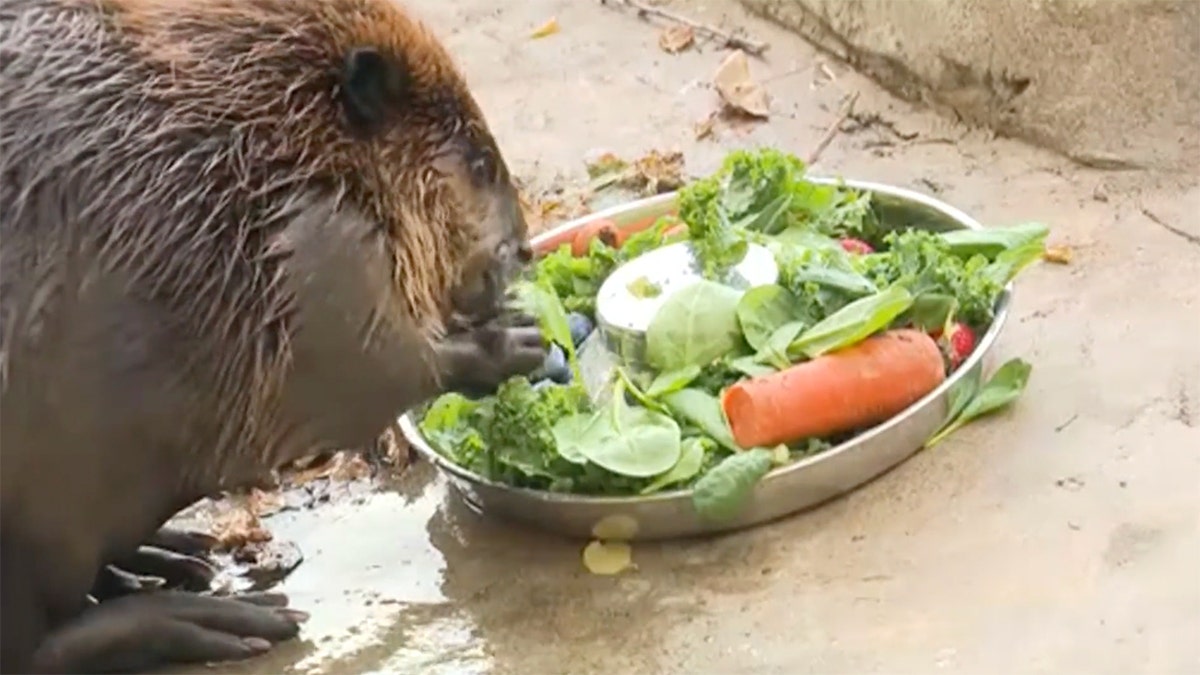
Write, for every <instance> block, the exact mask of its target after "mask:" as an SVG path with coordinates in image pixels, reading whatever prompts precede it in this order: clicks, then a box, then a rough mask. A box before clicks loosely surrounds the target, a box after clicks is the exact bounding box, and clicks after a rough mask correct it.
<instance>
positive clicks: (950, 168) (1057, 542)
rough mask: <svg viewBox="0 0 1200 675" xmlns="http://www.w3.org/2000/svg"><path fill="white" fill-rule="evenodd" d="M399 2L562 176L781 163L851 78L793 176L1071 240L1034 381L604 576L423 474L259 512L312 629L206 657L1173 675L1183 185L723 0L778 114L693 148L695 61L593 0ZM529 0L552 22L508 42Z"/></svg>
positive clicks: (1193, 525) (507, 138)
mask: <svg viewBox="0 0 1200 675" xmlns="http://www.w3.org/2000/svg"><path fill="white" fill-rule="evenodd" d="M696 4H697V3H688V5H689V7H688V8H687V9H686V11H688V12H693V13H694V12H697V11H698V10H697V9H696ZM415 5H416V6H417V8H418V10H419V11H420V12H421V13H422V14H423V15H425V16H427V17H428V18H429V19H430V20H431V23H432V24H433V25H434V26H435V27H436V28H437V29H438V30H439V31H440V32H441V33H442V34H443V35H444V36H445V37H446V41H447V43H448V44H449V46H450V48H451V49H452V50H453V51H454V52H455V53H456V54H458V55H459V58H460V60H461V62H462V64H463V65H464V68H465V70H466V73H467V75H468V78H469V79H470V81H471V82H472V84H473V85H474V87H475V89H476V91H477V94H478V97H479V99H480V101H481V104H482V105H483V107H484V109H485V111H486V113H487V115H488V117H489V119H490V120H491V123H492V126H493V128H494V130H495V132H496V134H497V136H498V138H499V141H500V143H501V146H502V148H503V149H504V151H505V152H506V154H507V156H508V157H509V160H510V163H511V164H512V165H513V168H514V170H515V171H516V172H517V173H518V174H519V175H522V176H525V177H528V178H530V179H532V182H533V183H534V184H540V185H547V184H550V183H551V182H554V181H556V180H561V179H562V178H563V177H564V176H565V177H566V178H569V179H581V178H582V177H583V170H584V167H583V164H582V157H583V156H584V154H585V153H586V152H587V151H588V150H589V149H592V148H595V147H597V146H603V147H607V148H610V149H612V150H615V151H617V152H619V153H622V154H628V155H633V154H637V153H640V152H644V151H647V150H650V149H652V148H664V147H677V148H679V149H681V150H683V151H684V152H685V155H686V157H687V160H688V167H689V169H691V170H692V171H693V172H696V173H699V172H704V171H707V170H709V169H711V168H712V167H713V166H714V165H715V163H716V162H718V161H719V160H720V157H721V156H722V154H723V153H724V152H725V151H726V150H727V149H729V148H733V147H738V146H745V145H751V144H759V143H766V144H774V145H778V146H780V147H785V148H788V149H791V150H793V151H795V152H797V153H799V154H801V155H803V154H806V153H807V152H808V151H809V149H811V148H812V147H814V146H815V145H816V144H817V142H818V140H819V139H820V137H821V136H822V135H823V133H824V129H825V128H826V127H827V126H828V125H829V124H830V122H831V121H832V120H833V119H834V117H835V116H836V111H837V109H838V107H839V103H840V101H841V99H842V97H843V96H844V95H846V94H847V93H850V92H856V91H857V92H860V99H859V102H858V108H857V109H858V111H859V112H860V113H863V116H862V117H861V120H860V121H861V122H863V124H859V125H855V124H852V123H848V124H847V130H846V131H845V132H843V133H842V134H841V135H840V136H838V137H837V138H836V139H834V141H833V143H832V144H831V145H830V146H829V148H828V150H827V151H826V152H825V154H824V157H823V159H822V160H821V161H820V162H819V165H818V167H817V169H818V170H819V171H820V172H822V173H833V174H844V175H849V176H854V177H858V178H865V179H872V180H882V181H887V182H891V183H895V184H899V185H904V186H907V187H913V188H916V189H920V190H923V191H927V192H934V193H936V194H937V196H939V197H941V198H943V199H945V200H947V201H949V202H950V203H952V204H955V205H956V206H959V207H960V208H963V209H966V210H967V211H969V212H970V213H972V214H974V215H975V216H976V217H978V218H980V219H981V220H983V221H984V222H986V223H991V224H1007V223H1012V222H1016V221H1021V220H1028V219H1037V220H1042V221H1045V222H1047V223H1049V224H1050V225H1052V227H1053V228H1054V234H1053V237H1052V239H1053V240H1054V242H1053V243H1065V244H1068V245H1070V246H1071V247H1072V249H1073V251H1074V254H1075V257H1074V260H1073V261H1072V264H1070V265H1068V266H1051V265H1042V266H1040V267H1037V268H1035V269H1033V270H1031V271H1029V272H1028V273H1026V275H1025V276H1024V277H1023V279H1022V281H1021V283H1020V286H1019V288H1018V291H1017V294H1016V302H1015V306H1014V308H1013V315H1012V317H1011V323H1010V324H1009V326H1008V327H1007V329H1006V331H1005V333H1004V334H1003V336H1002V338H1001V342H1000V344H999V345H998V351H999V352H1000V353H999V356H1000V357H1001V358H1007V357H1009V356H1015V355H1022V356H1024V357H1025V358H1027V359H1028V360H1030V361H1031V362H1032V363H1033V364H1034V371H1033V377H1032V380H1031V381H1030V384H1029V389H1028V391H1027V393H1026V395H1025V397H1024V398H1023V399H1022V400H1021V401H1020V403H1019V404H1018V405H1017V407H1016V408H1015V410H1013V411H1012V412H1011V413H1008V414H1003V415H1000V416H997V417H996V418H994V419H990V420H987V421H981V422H978V423H976V424H974V425H972V426H969V427H968V428H965V429H963V430H962V431H961V432H959V433H958V434H956V435H955V436H953V437H951V438H950V439H949V440H947V441H946V442H944V443H942V444H941V445H940V446H938V447H937V448H936V449H935V450H933V451H930V452H926V453H922V454H920V455H918V456H916V457H914V458H913V459H912V460H910V461H908V462H906V463H905V464H903V465H902V466H900V467H898V468H897V469H896V470H894V471H892V472H890V473H888V474H886V475H885V476H883V477H881V478H880V479H878V480H876V481H875V482H873V483H871V484H870V485H867V486H865V487H864V488H862V489H861V490H859V491H857V492H855V493H854V494H852V495H849V496H848V497H845V498H842V499H839V500H837V501H835V502H832V503H830V504H827V505H825V506H824V507H821V508H819V509H817V510H814V511H811V512H809V513H806V514H800V515H797V516H795V517H792V518H789V519H787V520H784V521H780V522H777V523H774V524H772V525H769V526H765V527H761V528H758V529H755V530H752V531H748V532H743V533H738V534H733V535H729V536H725V537H721V538H717V539H712V540H707V541H691V542H676V543H664V544H646V545H639V546H637V547H635V551H634V557H635V562H636V563H637V565H638V569H637V570H636V571H635V572H632V573H629V574H627V575H624V576H621V577H616V578H604V577H594V576H590V575H588V574H587V573H586V572H585V571H584V570H583V568H582V566H581V564H580V560H579V553H580V549H581V547H582V544H583V543H582V542H570V541H563V540H561V539H556V538H554V537H551V536H546V535H542V534H539V533H536V532H530V531H526V530H520V529H516V528H513V527H510V526H508V525H506V524H504V523H501V522H496V521H493V520H489V519H484V518H480V517H478V516H476V515H474V514H472V513H470V512H469V511H467V510H466V509H465V507H463V506H462V505H461V503H460V502H459V501H458V500H457V499H456V498H455V497H454V495H453V494H452V493H450V492H448V490H447V488H446V485H445V484H444V482H443V481H442V480H441V479H440V478H439V477H437V476H435V475H433V474H432V473H431V470H430V468H429V467H428V466H425V465H418V466H417V467H416V468H415V469H413V470H411V471H410V472H409V473H408V474H407V475H406V476H405V477H404V478H403V480H402V481H401V484H400V486H399V487H398V488H397V489H396V490H395V491H391V492H385V493H381V494H377V495H374V496H371V497H368V498H366V499H365V500H364V501H362V502H361V503H352V502H341V503H336V504H332V505H327V506H324V507H321V508H317V509H315V510H312V511H303V512H287V513H283V514H280V515H278V516H276V517H273V518H271V519H270V520H269V521H268V525H269V526H270V527H271V529H272V530H273V531H274V532H275V535H276V536H277V537H281V538H285V539H290V540H293V541H296V542H297V543H298V544H299V545H300V546H301V547H302V549H303V550H304V553H305V555H306V560H305V562H304V563H303V564H302V565H301V566H300V567H299V568H298V569H297V570H296V571H295V572H294V573H293V574H292V576H291V577H290V578H289V579H287V580H286V581H285V583H284V584H283V586H282V590H284V591H285V592H287V593H289V594H290V595H291V598H292V604H293V606H295V607H297V608H301V609H305V610H309V611H311V612H312V619H311V620H310V621H309V623H308V624H307V625H306V627H305V629H304V631H303V634H302V640H300V641H298V642H296V643H292V644H287V645H283V646H281V647H280V648H279V649H278V650H277V651H276V652H275V653H273V654H271V655H269V656H268V657H265V658H263V659H260V660H256V661H253V662H250V663H246V664H242V665H241V666H238V667H232V668H226V667H222V668H220V670H221V671H222V672H237V673H279V672H289V673H429V674H442V673H446V674H449V673H455V674H458V673H464V674H470V673H481V674H482V673H488V674H495V675H507V674H509V673H512V674H517V673H521V674H532V673H539V674H540V673H556V674H557V673H571V674H579V675H587V674H591V673H664V674H670V673H680V674H682V673H721V674H727V675H733V674H736V673H747V674H749V673H756V674H759V673H761V674H772V673H789V674H791V673H805V672H811V673H916V672H930V671H935V670H937V671H943V672H964V673H966V672H969V673H1026V672H1045V673H1050V672H1064V673H1065V672H1072V673H1082V672H1087V673H1130V672H1142V673H1195V672H1200V641H1197V640H1196V636H1197V635H1200V575H1198V574H1197V570H1200V426H1198V425H1200V346H1197V342H1196V339H1197V336H1198V335H1200V284H1198V283H1197V281H1198V280H1200V244H1198V243H1196V241H1195V239H1196V238H1197V237H1198V236H1200V223H1198V222H1197V217H1196V215H1195V214H1196V213H1198V212H1200V189H1198V188H1197V187H1196V185H1195V180H1194V179H1193V178H1186V177H1180V176H1175V177H1170V176H1161V175H1149V174H1140V173H1139V174H1134V173H1121V174H1117V173H1103V172H1096V171H1084V170H1079V169H1078V168H1076V167H1074V166H1072V165H1070V164H1068V163H1067V162H1066V161H1065V160H1062V159H1060V158H1057V157H1054V156H1051V155H1050V154H1048V153H1043V152H1038V151H1034V150H1031V149H1029V148H1027V147H1025V146H1022V145H1020V144H1018V143H1015V142H1002V141H995V140H992V139H990V138H987V137H985V136H983V135H977V134H972V133H968V132H966V131H964V130H963V129H961V128H959V127H957V126H955V125H953V124H951V123H948V122H946V121H944V120H942V119H939V118H938V117H937V116H936V115H933V114H928V113H925V112H922V111H919V110H916V109H914V108H912V107H910V106H909V105H907V104H904V103H901V102H898V101H896V100H894V99H892V98H890V97H889V96H887V95H886V94H884V93H882V92H881V91H880V90H879V89H878V88H876V87H875V86H873V85H872V84H870V83H869V82H867V81H866V80H864V79H862V78H860V77H858V76H856V75H855V74H853V73H851V72H848V71H846V70H845V69H844V68H841V67H839V66H838V65H836V64H826V65H824V66H823V65H822V63H823V62H822V60H821V58H820V57H818V56H817V55H816V54H815V52H814V51H813V50H812V49H811V48H809V47H808V46H807V45H805V44H803V43H802V42H800V41H799V39H797V38H794V37H791V36H789V35H787V34H786V33H784V32H782V31H780V30H778V29H774V28H772V27H771V26H769V25H767V24H764V23H762V22H759V21H754V20H751V19H749V18H747V17H746V16H745V14H744V12H743V11H742V10H740V9H737V8H736V7H734V6H733V4H732V3H730V4H728V5H719V6H717V8H716V9H713V8H711V7H710V9H708V10H705V13H703V14H702V15H703V16H705V17H706V18H707V19H711V20H720V19H721V17H722V12H725V16H726V17H727V20H728V24H729V25H742V26H745V27H747V28H748V29H749V30H751V31H752V32H753V33H754V34H756V35H757V36H760V37H762V38H764V39H767V40H769V41H770V42H771V43H772V47H771V49H770V52H769V59H768V61H767V62H765V63H764V62H758V61H754V62H752V65H751V68H752V70H753V73H754V74H755V75H756V76H757V77H760V78H761V79H763V80H764V81H765V83H766V86H767V87H768V89H769V91H770V92H771V94H772V96H773V97H774V101H773V103H772V106H773V110H774V111H775V115H774V116H773V119H771V120H770V121H769V122H767V123H765V124H761V125H758V126H754V127H751V128H749V129H748V130H747V131H746V132H745V134H744V135H738V134H735V133H733V132H731V131H729V130H728V129H723V128H721V127H720V126H719V127H718V131H717V135H716V139H715V140H706V141H702V142H697V141H695V140H693V132H692V124H693V123H694V122H695V121H697V120H698V119H700V118H701V117H703V116H704V115H706V114H707V113H708V112H709V111H710V110H712V109H713V107H714V105H715V97H716V95H715V94H714V93H713V92H712V91H711V90H710V89H709V88H708V87H707V85H706V83H707V82H708V80H709V78H710V76H711V73H712V71H713V69H714V68H715V67H716V65H717V63H718V62H719V61H720V58H721V52H719V51H718V50H716V49H715V48H704V49H702V50H701V51H691V52H687V53H684V54H681V55H678V56H669V55H667V54H664V53H662V52H661V51H660V50H659V49H658V47H657V34H656V31H655V29H654V28H652V27H651V26H649V25H647V24H645V23H643V22H641V21H639V20H638V19H637V18H635V17H633V16H631V15H628V14H622V13H619V12H617V11H614V10H612V9H608V8H605V7H603V6H600V5H598V4H596V3H579V2H569V1H568V0H529V1H528V2H524V3H512V4H510V5H504V6H498V5H496V4H495V3H492V2H488V1H487V0H456V1H454V2H445V3H438V2H433V1H432V0H422V1H421V2H417V3H415ZM552 16H556V17H557V19H558V22H559V24H560V26H561V28H562V30H561V32H560V33H559V34H557V35H554V36H551V37H549V38H546V39H544V40H536V41H532V40H528V39H527V38H526V36H527V35H528V33H529V32H530V31H531V30H532V29H533V28H534V27H536V26H537V25H539V24H541V23H542V22H544V21H545V20H547V19H548V18H550V17H552ZM829 75H833V78H834V79H832V80H831V79H830V77H829ZM871 115H875V116H877V117H872V116H871ZM856 126H857V130H856V131H854V130H853V129H852V127H856ZM1164 142H1169V139H1166V140H1164ZM1147 214H1150V215H1147ZM1156 221H1158V222H1156ZM1189 237H1190V238H1189Z"/></svg>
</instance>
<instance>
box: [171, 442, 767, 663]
mask: <svg viewBox="0 0 1200 675" xmlns="http://www.w3.org/2000/svg"><path fill="white" fill-rule="evenodd" d="M264 524H265V525H267V526H268V527H269V528H270V529H271V531H272V532H273V534H274V536H275V537H276V538H277V539H282V540H288V541H292V542H295V543H296V544H297V545H298V546H299V547H300V549H301V550H302V551H303V553H304V556H305V559H304V562H303V563H302V564H301V565H300V566H299V567H298V568H296V570H295V571H293V572H292V574H291V575H290V576H289V577H288V578H287V579H285V580H284V582H283V583H282V584H280V585H279V586H277V587H276V589H275V590H279V591H282V592H285V593H287V594H288V596H289V598H290V599H291V605H292V606H293V607H295V608H297V609H302V610H305V611H308V612H310V613H311V618H310V619H309V621H308V622H307V623H306V624H305V626H304V628H303V631H302V633H301V639H299V640H296V641H294V642H291V643H287V644H284V645H280V646H279V647H278V648H277V649H276V651H275V652H273V653H271V654H269V655H267V656H264V657H263V658H260V659H255V660H253V661H250V662H246V663H242V664H234V665H222V666H221V667H219V668H218V669H217V670H219V671H220V672H230V673H297V674H299V673H303V674H305V675H318V674H323V673H380V674H382V673H422V674H425V673H428V674H430V675H442V674H446V675H449V674H450V673H454V674H455V675H472V674H475V673H479V674H483V673H497V674H499V673H518V672H561V668H562V664H563V663H565V662H570V661H571V660H572V659H575V663H577V664H578V665H579V666H580V667H585V668H589V669H590V668H596V667H602V663H603V662H614V663H615V662H619V663H623V664H625V665H623V666H622V667H624V668H626V669H629V668H635V669H637V670H638V671H639V672H642V671H643V669H645V668H651V669H653V670H657V669H658V664H657V663H652V662H650V661H655V662H656V661H657V659H658V658H659V657H660V656H661V654H662V650H661V649H658V648H657V647H658V645H659V644H660V643H661V641H662V640H664V639H665V638H666V637H667V636H668V635H669V634H670V633H671V632H672V630H673V628H674V627H675V626H678V625H680V620H681V618H685V617H689V616H694V615H695V613H696V611H697V610H698V609H700V608H701V607H702V605H703V603H704V599H703V598H700V597H697V596H696V594H695V593H694V588H692V584H691V583H689V582H688V581H687V580H686V579H685V578H684V577H687V576H691V574H693V573H695V572H698V571H700V570H701V569H704V568H707V567H708V564H709V563H711V562H713V560H712V558H713V556H714V555H717V557H722V556H721V555H720V554H719V553H718V552H717V551H714V550H713V549H712V548H709V547H703V546H701V547H697V548H696V549H693V550H692V554H693V555H688V554H686V553H685V554H684V555H683V556H680V557H676V556H674V555H666V556H664V555H663V554H664V553H667V552H666V551H664V550H662V548H661V547H659V546H653V545H647V546H645V547H639V548H638V550H636V551H635V560H636V562H638V563H639V565H640V566H641V568H640V569H639V572H638V573H637V574H632V575H627V576H622V577H616V578H612V577H594V576H592V575H589V574H588V573H587V572H586V571H584V570H583V568H582V565H581V563H580V557H579V556H580V550H581V547H582V544H583V542H576V541H570V540H565V539H562V538H558V537H555V536H552V535H545V534H542V533H540V532H535V531H530V530H528V529H525V528H522V527H518V526H512V525H509V524H507V523H504V522H501V521H497V520H495V519H484V518H482V517H480V516H478V515H477V514H475V513H473V512H472V511H470V510H469V509H468V508H467V507H466V506H465V505H463V503H462V502H461V501H460V500H459V499H458V498H457V497H456V496H455V495H454V493H452V492H451V491H450V490H449V489H448V487H447V485H446V483H445V480H444V479H443V478H441V476H440V475H438V474H436V472H435V471H434V470H433V468H432V467H431V466H429V465H427V464H424V463H418V464H416V465H414V466H412V467H410V468H409V469H408V470H407V471H406V472H405V474H404V476H403V477H402V478H401V479H399V480H398V481H397V483H396V484H395V485H392V486H389V487H388V488H386V489H383V490H381V491H379V492H375V493H370V494H366V495H358V496H355V497H352V498H347V499H335V500H332V501H331V503H326V504H322V505H320V506H318V507H316V508H313V509H301V510H292V511H283V512H280V513H278V514H276V515H274V516H271V517H270V518H264ZM688 548H691V547H688ZM721 548H724V547H721ZM743 554H744V553H743ZM681 575H682V576H681ZM614 658H615V659H616V661H612V659H614ZM646 659H650V661H647V660H646ZM592 661H595V662H594V663H593V662H592ZM182 672H209V673H211V672H214V671H213V669H210V668H203V667H202V668H190V669H172V670H169V671H163V673H182Z"/></svg>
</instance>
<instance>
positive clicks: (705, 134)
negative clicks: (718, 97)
mask: <svg viewBox="0 0 1200 675" xmlns="http://www.w3.org/2000/svg"><path fill="white" fill-rule="evenodd" d="M716 123H717V114H716V113H715V112H714V113H710V114H709V115H708V117H705V118H704V119H702V120H700V121H699V122H696V124H695V126H693V127H692V136H693V137H694V138H695V139H696V140H698V141H702V140H704V139H706V138H710V137H712V135H713V129H714V127H715V125H716Z"/></svg>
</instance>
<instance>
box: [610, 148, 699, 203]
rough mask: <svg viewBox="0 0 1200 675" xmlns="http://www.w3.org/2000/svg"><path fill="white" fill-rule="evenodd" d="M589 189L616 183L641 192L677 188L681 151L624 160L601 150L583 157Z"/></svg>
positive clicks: (680, 178)
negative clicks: (585, 158)
mask: <svg viewBox="0 0 1200 675" xmlns="http://www.w3.org/2000/svg"><path fill="white" fill-rule="evenodd" d="M586 163H587V171H588V176H589V177H591V179H592V181H591V183H589V185H588V189H589V190H590V191H591V192H599V191H601V190H604V189H606V188H610V187H616V188H624V189H626V190H632V191H634V192H636V193H638V194H641V195H644V196H652V195H656V194H661V193H663V192H670V191H671V190H677V189H679V188H680V187H682V186H683V183H684V178H683V153H682V152H679V151H675V150H671V151H660V150H651V151H650V152H648V153H646V154H645V155H642V156H641V157H638V158H637V159H635V160H633V161H632V162H628V161H626V160H624V159H622V158H620V157H618V156H617V155H615V154H613V153H611V152H607V151H602V152H599V153H594V154H593V155H592V156H591V157H589V158H588V159H587V160H586Z"/></svg>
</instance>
